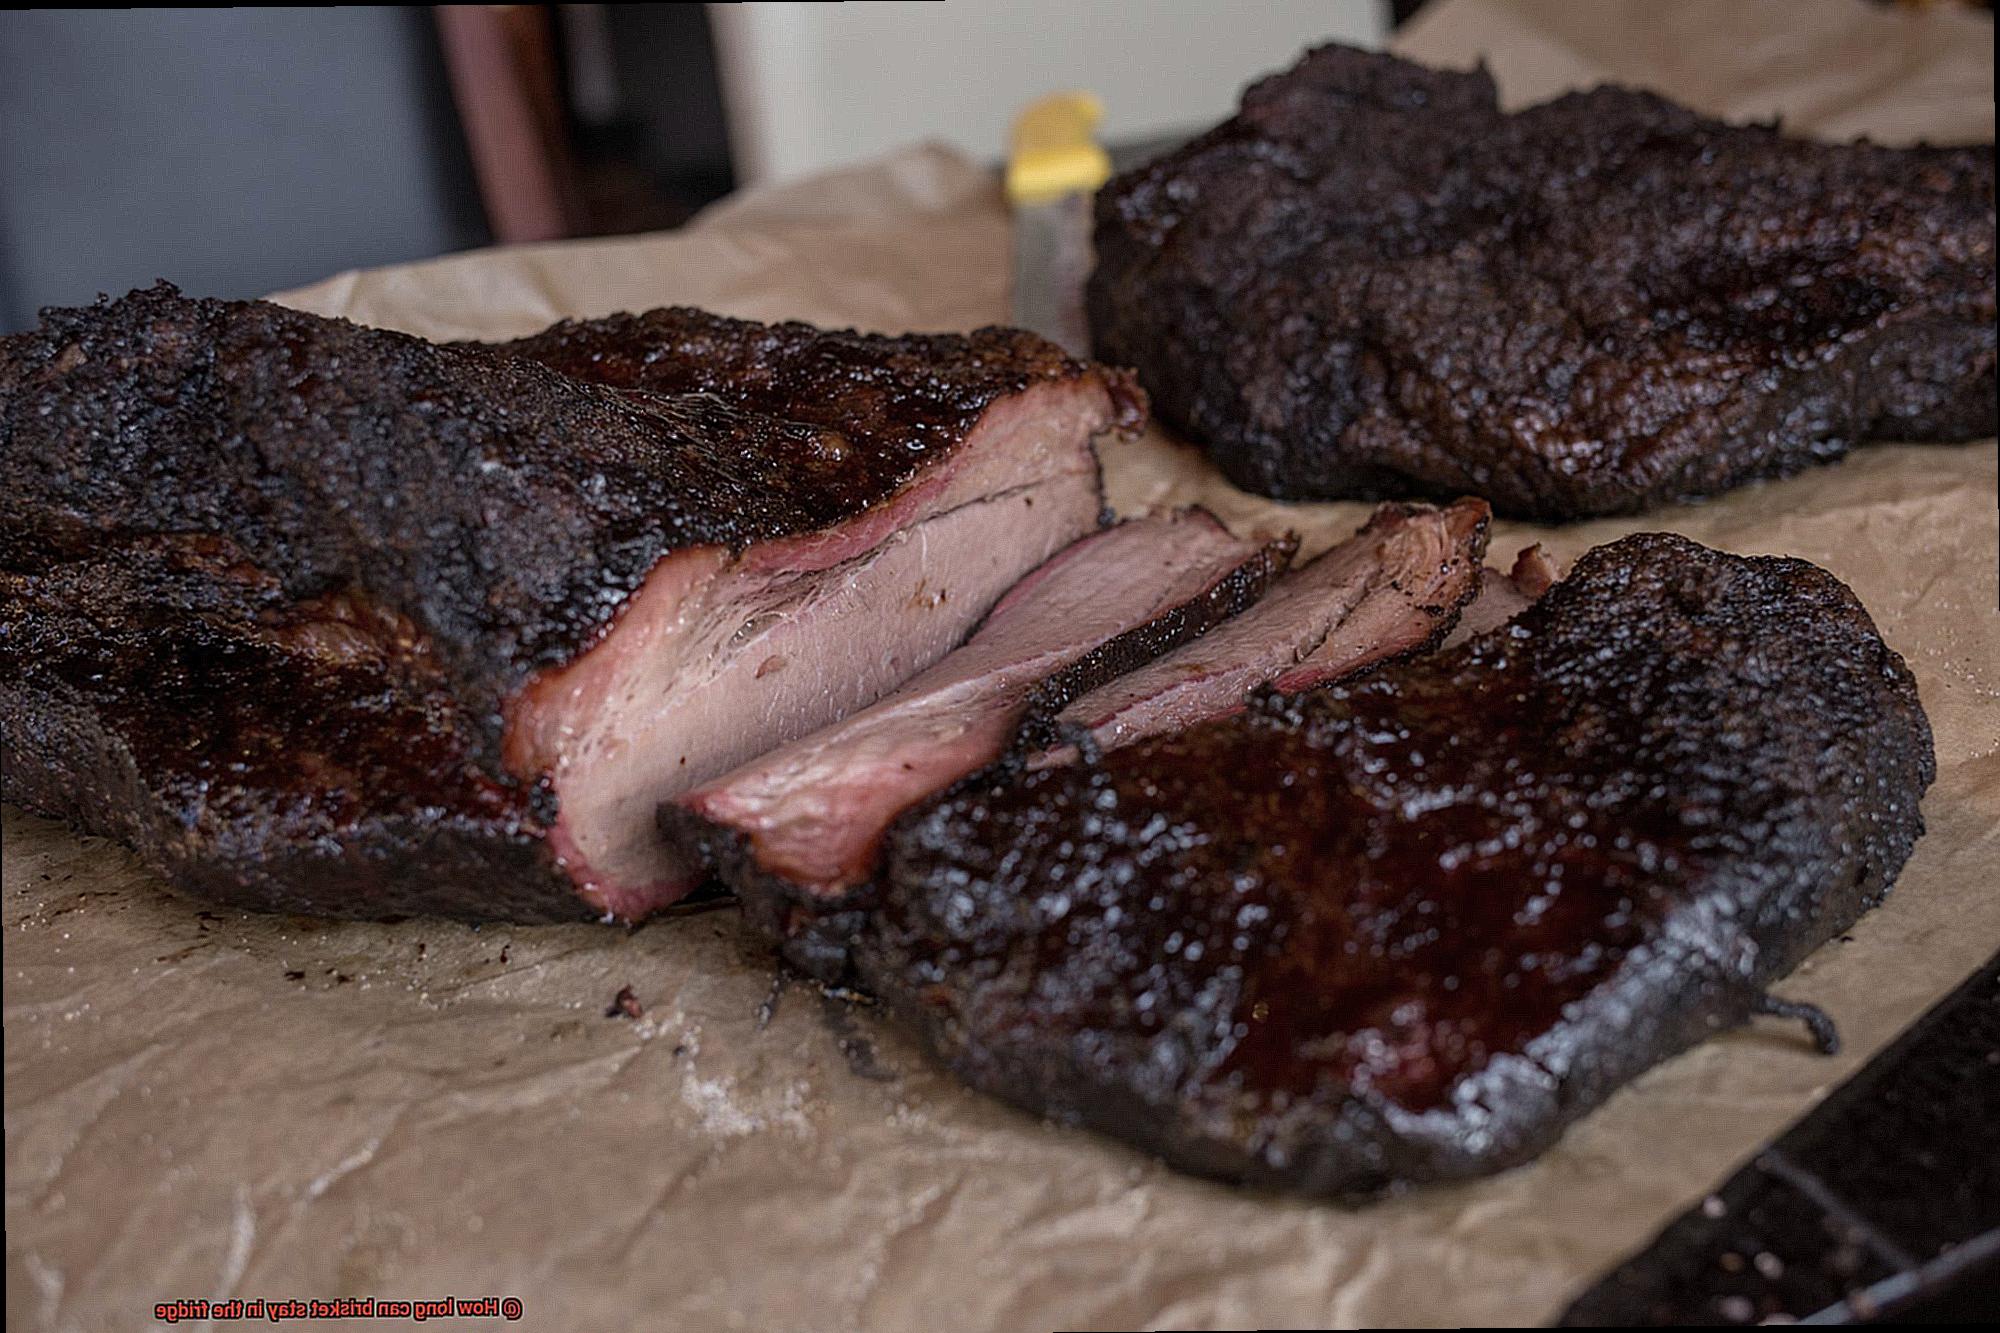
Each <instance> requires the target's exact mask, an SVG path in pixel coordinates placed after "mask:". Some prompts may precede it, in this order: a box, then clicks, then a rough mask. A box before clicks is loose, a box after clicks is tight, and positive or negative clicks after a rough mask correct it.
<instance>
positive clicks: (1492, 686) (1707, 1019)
mask: <svg viewBox="0 0 2000 1333" xmlns="http://www.w3.org/2000/svg"><path fill="white" fill-rule="evenodd" d="M1933 775H1934V764H1933V758H1932V752H1931V740H1930V730H1929V727H1928V725H1927V723H1926V721H1925V718H1924V715H1923V711H1922V709H1921V708H1920V707H1919V705H1918V701H1917V697H1916V691H1915V688H1914V686H1913V683H1912V680H1911V677H1910V673H1909V671H1908V670H1907V669H1906V668H1905V666H1904V665H1903V663H1902V661H1901V659H1900V658H1898V657H1897V656H1896V654H1895V653H1894V652H1893V651H1891V650H1890V649H1889V648H1888V647H1887V646H1885V645H1884V644H1883V642H1882V640H1881V639H1880V637H1879V636H1878V635H1877V633H1876V631H1875V628H1874V626H1873V624H1872V623H1871V622H1870V620H1869V618H1868V616H1867V614H1866V613H1865V612H1864V611H1863V610H1862V608H1861V606H1860V605H1859V604H1858V603H1857V602H1856V601H1855V599H1854V597H1853V595H1852V594H1851V593H1850V592H1849V591H1848V590H1847V589H1846V588H1845V587H1844V586H1843V585H1842V584H1840V583H1839V582H1838V581H1837V580H1836V579H1834V578H1833V577H1832V576H1830V575H1828V574H1827V573H1826V572H1825V571H1823V570H1820V569H1818V568H1816V567H1814V566H1812V565H1809V564H1806V563H1804V562H1802V561H1798V560H1785V559H1769V558H1764V559H1746V558H1742V557H1738V556H1733V555H1727V554H1723V553H1720V552H1717V551H1712V550H1709V549H1706V548H1704V547H1701V546H1698V545H1696V544H1694V543H1692V542H1689V541H1686V540H1684V539H1682V538H1679V537H1673V536H1667V535H1662V534H1654V535H1645V536H1637V537H1630V538H1627V539H1625V540H1623V541H1619V542H1616V543H1614V544H1612V545H1610V546H1606V547H1600V548H1598V549H1597V550H1595V551H1592V552H1591V553H1589V554H1588V555H1586V556H1585V557H1584V558H1583V559H1582V560H1580V561H1579V562H1578V563H1577V565H1576V568H1575V570H1574V571H1573V572H1572V573H1571V574H1570V576H1569V577H1568V578H1567V579H1565V580H1564V581H1563V582H1561V583H1559V584H1557V585H1556V586H1555V587H1554V588H1552V589H1550V590H1549V591H1548V592H1547V593H1546V595H1544V596H1542V597H1541V599H1540V600H1539V601H1538V602H1536V603H1535V604H1534V605H1533V606H1531V607H1529V608H1527V609H1526V610H1524V611H1522V612H1521V613H1520V614H1519V615H1518V616H1516V617H1515V618H1514V619H1513V620H1512V621H1511V623H1509V624H1507V625H1506V626H1505V627H1503V628H1501V629H1497V630H1495V631H1493V632H1490V633H1488V634H1485V635H1482V636H1479V637H1476V638H1473V639H1472V640H1470V641H1469V642H1467V643H1465V644H1463V645H1461V646H1459V647H1458V648H1456V649H1454V650H1451V651H1448V652H1443V653H1439V654H1434V655H1431V656H1428V657H1421V658H1417V659H1414V660H1411V661H1408V662H1403V663H1397V664H1392V665H1390V666H1388V667H1385V668H1383V669H1381V670H1380V671H1377V672H1375V673H1374V674H1372V675H1371V676H1369V677H1368V678H1366V679H1365V680H1362V681H1360V682H1358V683H1355V684H1352V685H1345V686H1334V687H1332V688H1330V689H1326V690H1321V691H1318V692H1315V693H1311V694H1307V695H1299V696H1292V697H1288V698H1280V697H1273V698H1272V699H1271V700H1270V701H1269V702H1268V703H1267V704H1266V705H1264V706H1261V707H1259V708H1257V709H1254V710H1252V711H1251V712H1249V713H1247V714H1243V715H1239V716H1237V717H1233V718H1228V719H1224V720H1220V721H1215V722H1210V723H1206V724H1204V725H1201V726H1198V727H1195V728H1193V729H1191V730H1188V731H1186V732H1183V733H1180V734H1177V735H1168V736H1157V737H1154V738H1151V739H1149V740H1146V741H1142V742H1140V743H1139V744H1136V745H1132V746H1129V747H1126V748H1123V749H1120V750H1116V751H1113V752H1111V753H1109V754H1107V755H1105V756H1103V757H1102V758H1101V759H1100V760H1097V761H1095V762H1089V761H1086V762H1083V763H1077V764H1071V765H1066V766H1060V767H1052V768H1046V769H1043V770H1041V771H1038V772H1035V773H1031V774H1028V775H1026V776H1025V777H1019V778H1013V779H1009V780H1005V781H996V782H993V783H989V784H984V785H982V784H977V783H974V784H967V785H965V786H962V787H961V788H960V789H958V790H957V791H954V792H952V793H950V794H949V795H947V796H946V797H944V798H942V799H940V800H938V801H936V802H934V803H932V804H930V805H928V806H927V807H924V808H921V809H918V810H916V811H912V812H911V813H910V814H908V815H906V816H905V817H904V818H903V819H902V820H901V821H900V822H899V823H898V825H897V826H896V827H895V828H894V830H892V832H891V834H890V837H889V839H888V842H887V845H886V850H885V863H884V868H883V871H882V874H881V876H880V877H879V879H878V888H877V894H876V901H875V907H874V911H873V912H872V913H871V914H870V915H869V916H868V918H867V919H866V922H865V927H864V929H862V931H861V932H860V935H859V942H858V944H857V945H856V950H855V957H856V962H857V966H858V971H859V976H860V979H861V980H862V982H863V983H864V984H865V985H867V986H868V987H869V988H871V989H872V990H873V991H874V992H875V993H876V994H877V995H879V996H881V997H882V998H883V999H885V1000H886V1001H887V1002H888V1003H889V1004H890V1005H891V1006H892V1008H893V1009H894V1010H895V1011H896V1012H898V1013H900V1014H901V1015H903V1016H904V1017H905V1018H906V1019H908V1020H909V1021H911V1022H912V1023H913V1024H914V1025H915V1026H916V1027H917V1029H918V1030H919V1031H920V1032H921V1033H922V1034H923V1036H924V1037H925V1038H926V1040H927V1041H928V1042H929V1044H930V1045H931V1047H932V1048H933V1049H934V1050H935V1051H936V1052H937V1054H938V1055H939V1056H940V1057H941V1058H942V1059H943V1060H944V1061H945V1062H946V1063H948V1064H949V1065H950V1067H951V1068H952V1069H954V1070H955V1071H957V1072H958V1073H959V1074H960V1075H962V1076H963V1077H964V1078H965V1079H967V1080H968V1081H969V1082H970V1083H972V1084H973V1085H974V1086H976V1087H979V1088H981V1089H984V1090H986V1091H989V1092H992V1093H995V1094H997V1095H999V1096H1001V1097H1005V1098H1007V1099H1009V1100H1011V1101H1014V1102H1016V1103H1019V1104H1020V1105H1023V1106H1026V1107H1029V1108H1031V1109H1033V1110H1036V1111H1039V1112H1043V1113H1047V1114H1050V1115H1053V1116H1055V1117H1057V1118H1058V1119H1061V1120H1065V1121H1070V1122H1076V1123H1081V1124H1087V1125H1090V1126H1093V1127H1095V1128H1097V1129H1100V1130H1103V1131H1105V1132H1107V1133H1110V1134H1113V1135H1116V1136H1118V1137H1121V1138H1124V1139H1127V1140H1129V1141H1131V1142H1133V1143H1136V1144H1139V1145H1141V1146H1143V1147H1145V1148H1147V1149H1149V1150H1152V1151H1155V1152H1158V1153H1161V1154H1162V1155H1164V1156H1166V1157H1167V1158H1168V1159H1169V1160H1170V1161H1172V1162H1174V1163H1176V1164H1178V1165H1180V1166H1182V1167H1185V1168H1187V1169H1190V1170H1194V1171H1198V1172H1202V1173H1205V1174H1211V1175H1215V1176H1220V1177H1224V1178H1228V1179H1233V1180H1244V1181H1254V1182H1258V1183H1262V1184H1266V1185H1271V1186H1278V1187H1283V1188H1287V1189H1295V1190H1301V1191H1306V1192H1311V1193H1316V1194H1329V1195H1362V1194H1368V1193H1373V1192H1376V1191H1380V1190H1382V1189H1385V1188H1389V1187H1393V1186H1398V1185H1402V1184H1407V1183H1411V1182H1418V1181H1428V1180H1440V1179H1449V1178H1455V1177H1463V1176H1469V1175H1474V1174H1478V1173H1482V1172H1488V1171H1492V1170H1496V1169H1498V1168H1501V1167H1504V1166H1507V1165H1510V1164H1512V1163H1515V1162H1519V1161H1522V1160H1523V1159H1525V1158H1527V1157H1529V1156H1532V1155H1533V1154H1535V1153H1537V1152H1539V1151H1540V1150H1542V1149H1543V1148H1545V1147H1546V1146H1547V1145H1548V1144H1549V1143H1550V1142H1552V1141H1553V1140H1554V1139H1555V1138H1556V1136H1557V1135H1558V1134H1559V1133H1560V1132H1561V1130H1562V1128H1563V1127H1564V1126H1565V1125H1567V1124H1568V1123H1569V1122H1570V1121H1572V1120H1574V1119H1575V1118H1577V1117H1578V1116H1580V1115H1582V1114H1583V1113H1585V1112H1586V1111H1588V1110H1590V1109H1591V1108H1592V1107H1594V1106H1596V1105H1597V1104H1598V1103H1599V1102H1601V1101H1602V1100H1603V1099H1604V1098H1605V1097H1606V1096H1607V1095H1609V1093H1610V1092H1611V1091H1612V1090H1613V1089H1614V1088H1616V1087H1618V1086H1619V1085H1620V1084H1622V1083H1624V1082H1625V1081H1626V1080H1628V1079H1630V1078H1632V1077H1633V1076H1634V1075H1636V1074H1637V1073H1639V1072H1640V1071H1641V1070H1643V1069H1645V1068H1646V1067H1647V1066H1649V1065H1651V1064H1653V1063H1655V1062H1656V1061H1659V1060H1661V1059H1663V1058H1665V1057H1666V1056H1668V1055H1670V1054H1672V1053H1674V1052H1675V1051H1678V1050H1680V1049H1682V1048H1683V1047H1686V1046H1688V1045H1690V1044H1692V1043H1693V1042H1696V1041H1698V1040H1700V1039H1701V1038H1702V1037H1704V1036H1706V1035H1707V1034H1709V1033H1711V1032H1713V1031H1715V1030H1717V1029H1718V1028H1723V1027H1727V1026H1729V1025H1731V1024H1735V1023H1739V1022H1742V1021H1743V1020H1744V1019H1745V1018H1746V1017H1747V1016H1748V1015H1750V1014H1752V1013H1755V1012H1758V1011H1759V1009H1760V1008H1761V1007H1763V1005H1764V1001H1763V998H1762V997H1763V988H1764V987H1766V986H1767V985H1769V984H1770V983H1771V981H1772V980H1773V979H1775V978H1777V977H1780V976H1783V975H1784V974H1785V973H1786V972H1787V971H1789V970H1790V969H1791V968H1792V967H1793V966H1794V965H1795V964H1797V963H1798V961H1799V960H1800V959H1801V958H1802V957H1804V956H1805V954H1806V953H1807V952H1808V951H1810V950H1811V949H1813V948H1814V947H1815V946H1817V945H1818V944H1819V943H1821V942H1822V941H1824V940H1826V939H1827V938H1828V937H1829V936H1831V935H1833V934H1834V933H1836V932H1837V931H1839V930H1841V929H1843V928H1844V927H1846V926H1847V925H1848V924H1849V923H1851V922H1852V921H1853V920H1854V919H1855V918H1856V917H1857V916H1858V915H1859V914H1860V913H1861V912H1862V911H1863V910H1865V909H1866V908H1867V907H1869V906H1870V905H1872V904H1873V903H1874V902H1876V901H1877V900H1878V899H1879V898H1880V897H1881V895H1882V894H1883V893H1884V892H1885V891H1886V890H1887V889H1888V887H1889V885H1890V883H1891V882H1892V881H1893V880H1894V878H1895V877H1896V874H1897V872H1898V871H1899V870H1900V868H1901V867H1902V865H1903V862H1904V860H1905V859H1906V858H1907V856H1908V855H1909V852H1910V849H1911V845H1912V844H1913V842H1914V841H1915V839H1916V838H1917V836H1918V834H1919V833H1920V832H1921V830H1922V820H1921V819H1920V817H1919V815H1918V809H1917V806H1918V800H1919V798H1920V797H1921V796H1922V794H1923V792H1924V790H1925V788H1926V787H1927V786H1928V785H1929V783H1930V781H1931V779H1932V777H1933Z"/></svg>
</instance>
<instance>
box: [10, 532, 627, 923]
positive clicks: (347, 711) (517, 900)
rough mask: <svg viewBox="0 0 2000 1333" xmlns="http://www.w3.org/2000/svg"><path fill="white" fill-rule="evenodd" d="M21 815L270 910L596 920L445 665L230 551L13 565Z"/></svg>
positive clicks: (534, 796)
mask: <svg viewBox="0 0 2000 1333" xmlns="http://www.w3.org/2000/svg"><path fill="white" fill-rule="evenodd" d="M0 749H4V781H5V791H4V796H5V799H6V800H8V801H10V802H13V803H15V804H18V805H21V806H23V807H25V808H27V809H29V810H33V811H35V812H37V813H39V814H43V815H47V816H50V817H52V818H57V819H62V820H64V821H66V822H68V823H70V824H72V825H74V826H76V827H78V828H81V829H84V830H86V831H89V832H93V833H100V834H105V835H108V836H111V837H115V838H117V839H118V840H119V841H121V842H124V843H127V844H128V845H130V846H131V847H133V848H134V849H135V850H136V851H137V852H138V853H139V854H140V856H141V857H142V858H143V859H144V860H145V861H146V862H147V863H148V864H149V865H151V866H152V867H153V868H154V869H156V870H157V871H159V872H160V874H162V875H163V876H164V877H165V878H167V879H168V880H169V881H171V882H172V883H173V884H174V885H176V887H178V888H180V889H181V890H183V891H184V892H188V893H191V894H195V895H197V896H199V897H203V898H207V899H211V900H213V901H217V902H221V903H225V904H229V905H231V906H237V907H246V908H253V909H256V910H260V911H279V912H295V913H301V914H307V915H313V916H329V917H356V918H378V917H385V916H400V915H408V914H415V913H420V912H421V913H428V914H434V915H440V916H453V917H460V918H462V919H465V920H472V921H479V920H495V919H504V920H514V921H557V920H570V919H576V918H579V917H583V916H586V915H588V911H587V909H586V908H585V905H584V904H583V902H582V901H581V900H580V899H579V898H577V896H576V894H575V890H574V887H573V886H572V885H571V884H570V882H569V879H568V877H567V876H566V875H564V874H563V873H562V872H561V870H560V869H558V868H557V867H556V866H555V864H554V863H553V861H552V860H551V858H550V857H549V854H548V851H547V848H546V847H545V846H544V844H543V842H542V838H541V831H542V828H543V825H544V823H545V821H546V819H547V818H548V815H549V813H550V812H549V811H547V810H545V809H542V808H540V806H541V805H542V803H543V801H542V793H540V792H539V791H538V790H535V789H524V788H522V787H521V786H519V785H518V784H516V783H514V782H512V781H511V780H507V779H504V778H495V777H493V776H490V775H489V774H488V773H486V772H485V771H484V770H483V768H482V766H481V764H480V762H479V757H478V740H477V737H476V735H475V734H474V729H473V728H472V727H471V726H470V725H469V724H468V722H467V720H466V718H465V716H464V714H463V711H462V710H461V709H460V708H459V706H458V705H457V704H456V702H455V701H454V700H453V698H452V697H451V695H450V693H449V691H448V690H447V689H446V688H445V687H444V682H443V681H442V680H441V679H440V678H439V676H438V674H437V672H436V670H435V668H434V667H432V666H430V665H429V664H427V663H425V662H424V661H423V660H422V658H421V654H420V653H416V652H414V651H413V645H412V642H411V640H410V639H409V638H407V637H406V636H403V635H400V634H399V633H398V632H397V627H395V626H394V625H392V624H388V623H385V622H383V621H381V620H380V619H379V618H376V617H371V616H368V615H366V614H363V613H361V611H360V609H359V608H358V607H357V606H356V605H355V604H353V603H351V602H349V601H346V600H345V599H339V598H335V599H328V600H326V601H324V602H321V603H319V604H316V605H309V606H301V605H297V604H293V603H290V602H289V601H287V600H286V599H285V598H284V596H283V595H282V592H281V590H280V589H279V588H278V587H277V586H276V585H275V583H274V582H273V581H271V580H268V579H265V578H263V577H262V576H260V575H258V574H257V573H256V572H255V570H254V569H252V568H251V567H250V566H249V565H247V564H246V563H245V562H244V561H243V560H242V558H241V553H240V552H238V551H236V550H235V549H233V548H232V547H230V546H229V545H228V544H226V543H224V542H221V541H218V540H216V539H212V538H178V539H175V538H148V539H142V540H135V541H133V542H130V543H127V544H122V545H117V546H107V547H106V548H103V549H101V550H100V551H99V552H97V553H95V554H94V555H92V556H90V557H87V558H80V559H76V560H71V561H65V562H60V563H56V564H53V565H49V566H46V567H44V568H42V569H41V570H39V571H37V572H35V573H32V574H23V573H20V572H17V571H0Z"/></svg>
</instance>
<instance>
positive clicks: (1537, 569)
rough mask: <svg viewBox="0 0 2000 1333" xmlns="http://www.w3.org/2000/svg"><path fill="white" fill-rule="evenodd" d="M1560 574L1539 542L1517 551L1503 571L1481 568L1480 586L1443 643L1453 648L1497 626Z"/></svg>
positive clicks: (1528, 604) (1504, 622) (1519, 609)
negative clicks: (1509, 565)
mask: <svg viewBox="0 0 2000 1333" xmlns="http://www.w3.org/2000/svg"><path fill="white" fill-rule="evenodd" d="M1561 577H1562V573H1561V571H1559V570H1558V569H1557V568H1556V564H1555V561H1553V560H1551V559H1550V558H1549V556H1548V553H1547V552H1545V551H1543V550H1542V544H1541V543H1540V542H1536V543H1535V544H1534V545H1533V546H1524V547H1522V548H1521V549H1520V550H1519V551H1518V552H1516V553H1515V555H1514V565H1513V568H1511V569H1509V570H1508V571H1507V572H1505V573H1502V572H1501V571H1499V570H1497V569H1494V568H1492V567H1491V566H1488V567H1487V568H1485V569H1482V570H1480V571H1479V590H1478V592H1476V593H1475V594H1474V595H1473V598H1472V600H1471V601H1470V602H1469V603H1467V604H1466V608H1465V612H1464V614H1462V615H1460V616H1459V618H1458V625H1457V627H1456V628H1455V629H1453V630H1452V632H1451V633H1450V634H1449V635H1447V636H1446V637H1445V641H1444V646H1445V647H1446V648H1456V647H1458V645H1459V644H1461V643H1464V642H1465V641H1466V640H1467V639H1470V638H1472V637H1473V636H1474V635H1478V634H1484V633H1486V632H1487V631H1488V630H1492V629H1498V628H1500V626H1502V625H1504V624H1506V623H1507V622H1508V621H1510V620H1512V619H1513V618H1514V617H1515V616H1518V615H1520V614H1521V613H1522V612H1523V611H1525V610H1527V609H1528V608H1529V607H1531V606H1533V605H1534V604H1535V602H1536V600H1537V599H1538V598H1540V597H1541V595H1542V594H1543V593H1545V592H1547V591H1548V590H1549V589H1550V588H1552V587H1554V586H1555V583H1556V580H1558V579H1560V578H1561Z"/></svg>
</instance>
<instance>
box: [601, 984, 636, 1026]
mask: <svg viewBox="0 0 2000 1333" xmlns="http://www.w3.org/2000/svg"><path fill="white" fill-rule="evenodd" d="M621 1015H622V1016H624V1017H626V1018H632V1019H639V1018H644V1017H645V1016H646V1009H645V1006H644V1005H642V1004H640V1003H639V997H638V996H637V995H634V994H633V993H632V988H631V987H630V986H620V987H619V988H618V993H617V994H616V995H614V996H612V997H611V1007H610V1008H609V1009H606V1010H605V1011H604V1016H605V1017H606V1018H617V1017H619V1016H621Z"/></svg>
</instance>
